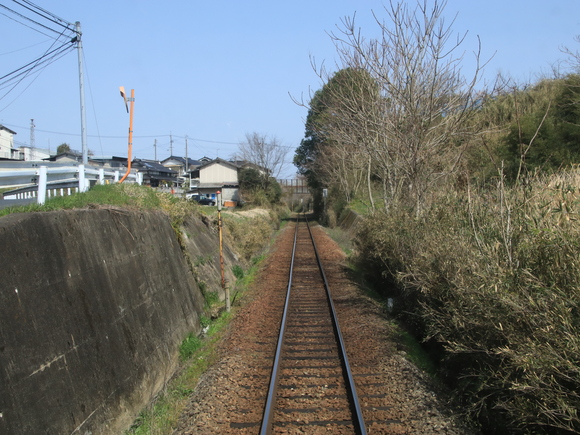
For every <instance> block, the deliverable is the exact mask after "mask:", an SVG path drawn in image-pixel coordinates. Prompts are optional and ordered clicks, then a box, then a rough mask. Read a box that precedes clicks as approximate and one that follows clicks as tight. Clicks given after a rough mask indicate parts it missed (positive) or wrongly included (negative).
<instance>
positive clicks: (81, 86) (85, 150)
mask: <svg viewBox="0 0 580 435" xmlns="http://www.w3.org/2000/svg"><path fill="white" fill-rule="evenodd" d="M75 26H76V33H77V36H76V38H75V39H76V43H77V51H78V55H79V91H80V94H81V143H82V147H83V164H84V165H86V164H87V163H88V162H89V151H88V147H87V127H86V126H87V121H86V116H85V89H84V87H85V85H84V80H83V43H82V41H81V36H82V32H81V22H80V21H77V22H76V23H75Z"/></svg>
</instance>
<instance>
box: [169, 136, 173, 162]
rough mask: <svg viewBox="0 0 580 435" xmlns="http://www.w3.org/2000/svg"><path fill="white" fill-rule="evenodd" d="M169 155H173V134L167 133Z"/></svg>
mask: <svg viewBox="0 0 580 435" xmlns="http://www.w3.org/2000/svg"><path fill="white" fill-rule="evenodd" d="M169 156H170V157H171V156H173V135H172V134H171V133H169Z"/></svg>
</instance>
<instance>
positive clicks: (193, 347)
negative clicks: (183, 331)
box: [179, 334, 201, 361]
mask: <svg viewBox="0 0 580 435" xmlns="http://www.w3.org/2000/svg"><path fill="white" fill-rule="evenodd" d="M200 347H201V339H200V338H199V337H198V336H196V335H193V334H189V335H188V336H187V337H186V338H185V340H183V342H182V343H181V345H180V346H179V356H180V357H181V360H182V361H185V360H187V359H189V358H191V356H192V355H193V354H195V352H197V350H198V349H199V348H200Z"/></svg>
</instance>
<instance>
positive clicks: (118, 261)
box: [0, 209, 204, 434]
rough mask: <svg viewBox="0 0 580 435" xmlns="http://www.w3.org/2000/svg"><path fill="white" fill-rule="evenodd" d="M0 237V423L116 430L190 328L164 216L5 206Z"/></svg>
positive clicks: (197, 301)
mask: <svg viewBox="0 0 580 435" xmlns="http://www.w3.org/2000/svg"><path fill="white" fill-rule="evenodd" d="M200 225H201V226H200V228H203V227H204V226H203V224H201V223H200ZM190 231H191V232H192V234H190V239H195V234H194V233H195V229H192V230H190ZM0 246H2V250H1V251H0V270H1V279H0V433H1V434H43V433H46V434H72V433H78V434H102V433H123V430H124V429H126V428H127V427H128V426H129V425H130V423H131V422H132V421H133V419H134V417H135V415H136V414H137V413H138V412H139V410H140V409H142V408H143V406H145V405H146V404H147V403H148V402H149V401H150V400H151V399H152V397H153V396H154V395H155V394H156V393H157V392H158V391H159V389H160V388H161V387H162V386H163V384H164V383H165V382H166V381H167V380H168V378H169V377H170V376H171V375H172V374H173V372H174V370H175V367H176V364H177V348H178V345H179V343H180V342H181V341H182V340H183V338H184V337H185V336H186V335H187V333H189V332H192V331H193V332H197V331H199V315H200V314H201V310H202V307H203V299H202V295H201V293H200V291H199V289H198V287H197V284H196V283H195V281H194V279H193V277H192V274H191V272H190V270H189V268H188V266H187V264H186V261H185V259H184V257H183V255H182V252H181V249H180V247H179V245H178V243H177V241H176V237H175V234H174V233H173V229H172V228H171V225H170V223H169V220H168V218H167V217H166V216H165V215H163V214H161V213H156V212H147V213H142V212H130V211H126V210H116V209H107V210H76V211H59V212H50V213H27V214H15V215H10V216H7V217H3V218H1V219H0Z"/></svg>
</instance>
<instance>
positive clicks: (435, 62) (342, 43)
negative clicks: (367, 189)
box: [318, 0, 481, 214]
mask: <svg viewBox="0 0 580 435" xmlns="http://www.w3.org/2000/svg"><path fill="white" fill-rule="evenodd" d="M445 4H446V2H445V1H442V2H440V1H437V0H435V1H434V2H433V4H432V5H429V2H428V1H427V0H423V1H419V2H417V5H416V6H415V7H414V8H413V7H410V6H408V5H407V3H406V2H399V3H395V2H393V1H391V3H390V4H389V5H388V6H386V7H385V11H386V13H387V15H388V20H387V21H381V20H380V19H379V18H378V16H377V15H375V20H376V23H377V24H378V26H379V29H380V31H381V36H380V37H379V38H376V39H368V40H367V39H365V38H364V37H363V36H362V35H361V32H360V29H357V28H356V26H355V20H354V18H345V19H344V20H343V21H342V27H340V28H339V32H338V33H333V34H331V37H332V38H333V40H334V43H335V46H336V48H337V51H338V54H339V56H340V60H341V67H342V68H343V69H352V70H360V69H364V70H365V71H367V72H368V75H369V76H370V77H371V78H372V80H373V81H374V82H375V83H376V86H377V87H378V93H377V95H378V97H377V96H373V95H372V94H370V93H367V94H365V101H361V99H360V97H361V93H356V92H348V91H347V92H343V94H342V99H341V107H342V108H341V109H340V110H339V109H337V110H335V111H334V112H333V114H334V116H335V117H336V119H335V122H334V124H338V122H337V121H338V119H340V120H342V121H343V122H344V123H350V125H351V126H352V127H353V128H349V126H348V124H346V125H345V124H343V127H342V130H338V131H335V132H334V134H335V135H336V136H342V138H341V139H340V140H341V141H342V142H343V143H347V142H349V141H350V143H351V144H355V143H356V144H358V146H360V147H362V148H363V149H365V150H366V153H367V155H368V156H369V158H370V161H371V162H372V164H373V165H374V166H375V168H374V169H372V170H374V171H375V172H376V174H377V175H378V176H380V177H381V179H382V180H383V187H384V192H385V196H386V197H389V198H390V200H391V201H393V200H397V199H401V198H407V199H408V200H410V204H411V205H412V206H413V207H414V208H415V210H416V212H417V213H418V214H419V213H421V210H422V209H423V207H424V206H425V203H426V198H427V195H428V193H429V190H430V189H431V188H432V187H433V186H434V185H436V184H437V183H438V181H439V180H440V179H441V178H443V177H445V176H446V175H448V174H450V173H452V172H453V171H454V170H455V168H456V167H457V163H458V162H459V159H460V158H461V156H462V154H463V148H462V146H463V144H464V143H467V141H465V140H464V138H465V136H466V135H468V134H469V131H468V129H467V126H468V120H469V118H470V116H471V115H472V114H473V113H474V111H475V110H476V101H477V94H476V92H475V85H476V84H477V82H478V78H479V75H480V72H481V64H480V55H479V47H478V48H477V50H476V51H475V53H474V60H475V67H474V70H473V71H474V72H473V73H472V75H471V77H470V79H466V78H464V76H463V74H462V71H461V65H460V63H461V61H462V60H463V54H457V50H458V48H459V47H460V45H461V44H462V43H463V41H464V39H465V35H463V36H458V37H457V38H456V39H452V33H451V26H450V25H446V24H445V21H444V19H443V15H442V14H443V9H444V7H445ZM318 73H319V76H320V77H321V79H323V81H328V80H329V75H328V74H327V72H326V71H325V70H324V69H320V70H319V71H318ZM343 91H344V89H343ZM353 120H354V121H355V122H353ZM347 136H348V137H347ZM369 176H370V172H369ZM385 205H386V206H388V201H386V204H385Z"/></svg>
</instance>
